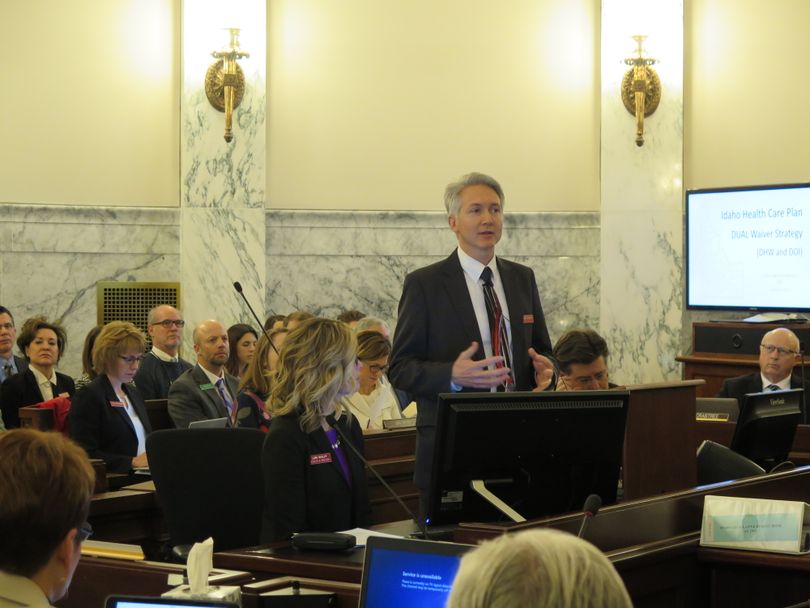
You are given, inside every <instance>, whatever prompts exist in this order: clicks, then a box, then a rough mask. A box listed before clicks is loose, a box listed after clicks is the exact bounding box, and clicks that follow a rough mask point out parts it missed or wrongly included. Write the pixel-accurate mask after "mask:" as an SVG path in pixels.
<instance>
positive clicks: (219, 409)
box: [192, 363, 228, 418]
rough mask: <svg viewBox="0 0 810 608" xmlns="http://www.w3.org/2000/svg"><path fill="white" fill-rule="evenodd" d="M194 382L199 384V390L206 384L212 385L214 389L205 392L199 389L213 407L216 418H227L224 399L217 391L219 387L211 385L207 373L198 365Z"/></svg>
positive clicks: (194, 372)
mask: <svg viewBox="0 0 810 608" xmlns="http://www.w3.org/2000/svg"><path fill="white" fill-rule="evenodd" d="M192 374H193V377H194V381H195V382H196V383H197V388H199V387H200V386H203V385H205V384H211V386H212V387H213V388H211V389H209V390H207V391H204V390H202V389H201V388H200V389H199V390H200V392H201V393H202V394H203V395H204V396H205V398H206V399H207V400H208V403H209V405H210V406H211V408H212V409H211V411H212V412H213V413H214V416H213V417H214V418H227V417H228V412H227V411H226V410H225V404H224V403H223V402H222V397H220V396H219V391H217V387H216V386H215V385H214V384H212V383H211V380H209V378H208V376H207V375H206V373H205V372H204V371H203V370H202V368H201V367H200V364H199V363H198V364H197V365H196V366H195V367H194V371H193V372H192Z"/></svg>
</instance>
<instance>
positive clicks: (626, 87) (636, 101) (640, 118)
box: [622, 36, 661, 146]
mask: <svg viewBox="0 0 810 608" xmlns="http://www.w3.org/2000/svg"><path fill="white" fill-rule="evenodd" d="M645 38H646V36H633V40H635V41H636V45H637V48H636V57H628V58H627V59H625V60H624V63H625V64H626V65H629V66H633V67H631V68H630V69H629V70H627V72H626V73H625V75H624V78H622V102H624V107H625V108H627V111H628V112H630V114H632V115H633V116H635V117H636V145H637V146H643V145H644V117H645V116H649V115H650V114H652V113H653V112H655V110H656V108H657V107H658V102H660V101H661V79H660V78H658V74H657V73H656V72H655V70H654V69H652V67H650V66H652V65H654V64H656V63H658V60H657V59H652V58H650V57H644V48H643V44H644V39H645Z"/></svg>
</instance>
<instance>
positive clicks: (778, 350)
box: [717, 327, 810, 406]
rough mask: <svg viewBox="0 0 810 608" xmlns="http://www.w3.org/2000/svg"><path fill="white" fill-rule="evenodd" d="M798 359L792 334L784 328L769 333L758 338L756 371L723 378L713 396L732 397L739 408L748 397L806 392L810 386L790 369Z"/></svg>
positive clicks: (799, 357)
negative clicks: (752, 395)
mask: <svg viewBox="0 0 810 608" xmlns="http://www.w3.org/2000/svg"><path fill="white" fill-rule="evenodd" d="M800 359H801V356H800V354H799V338H798V337H796V334H794V333H793V332H792V331H790V330H789V329H786V328H784V327H778V328H776V329H772V330H771V331H769V332H768V333H766V334H765V335H764V336H763V337H762V343H761V344H760V345H759V371H758V372H754V373H753V374H748V375H747V376H738V377H736V378H727V379H726V380H724V381H723V387H722V388H721V389H720V393H719V394H718V395H717V396H718V397H733V398H735V399H736V400H737V401H738V402H739V404H740V406H742V401H743V397H744V396H745V395H746V394H748V393H761V392H762V391H783V390H787V389H791V388H803V389H804V390H810V382H802V379H801V377H800V376H799V375H798V374H793V368H794V366H795V365H796V364H797V363H798V362H799V361H800Z"/></svg>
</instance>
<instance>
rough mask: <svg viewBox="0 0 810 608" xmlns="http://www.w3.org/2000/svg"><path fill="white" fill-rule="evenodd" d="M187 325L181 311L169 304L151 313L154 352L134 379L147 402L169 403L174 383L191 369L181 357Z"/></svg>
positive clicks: (150, 325) (150, 331)
mask: <svg viewBox="0 0 810 608" xmlns="http://www.w3.org/2000/svg"><path fill="white" fill-rule="evenodd" d="M185 324H186V322H185V321H183V316H182V315H181V314H180V311H179V310H177V309H176V308H174V307H173V306H169V305H168V304H161V305H160V306H155V307H154V308H153V309H152V310H150V311H149V315H148V316H147V317H146V326H147V327H146V329H147V331H148V332H149V337H150V338H152V350H150V351H149V352H148V353H147V354H146V356H145V357H144V358H143V361H142V362H141V366H140V367H139V368H138V373H137V374H135V379H134V381H135V386H136V387H138V392H139V393H140V394H141V396H142V397H143V398H144V399H165V398H166V397H167V396H168V395H169V387H170V386H171V385H172V382H174V381H175V380H177V379H178V378H179V377H180V374H182V373H183V372H184V371H186V370H188V369H191V367H192V365H191V363H189V362H188V361H185V360H183V359H181V358H180V357H179V356H178V354H177V353H178V351H179V350H180V342H181V341H182V339H183V327H184V326H185Z"/></svg>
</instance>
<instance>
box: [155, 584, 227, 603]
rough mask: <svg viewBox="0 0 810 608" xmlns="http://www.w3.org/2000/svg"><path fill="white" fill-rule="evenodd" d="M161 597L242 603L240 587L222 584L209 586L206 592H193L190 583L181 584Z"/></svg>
mask: <svg viewBox="0 0 810 608" xmlns="http://www.w3.org/2000/svg"><path fill="white" fill-rule="evenodd" d="M161 597H170V598H174V599H178V600H179V599H182V600H198V601H199V600H216V601H218V602H231V603H234V604H236V605H237V606H241V605H242V594H241V593H240V592H239V587H234V586H222V587H215V586H213V585H212V586H209V587H208V591H207V592H206V593H202V594H200V593H191V589H190V588H189V586H188V585H181V586H180V587H175V588H174V589H170V590H169V591H167V592H166V593H164V594H163V595H162V596H161Z"/></svg>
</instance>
